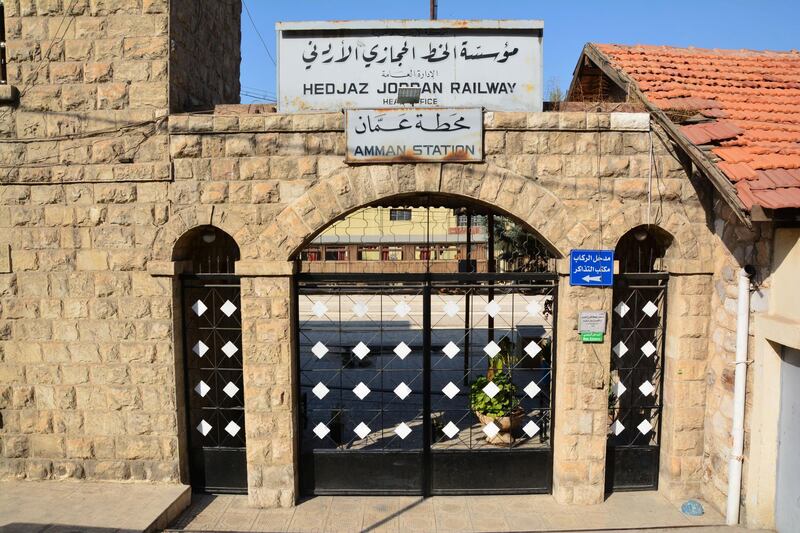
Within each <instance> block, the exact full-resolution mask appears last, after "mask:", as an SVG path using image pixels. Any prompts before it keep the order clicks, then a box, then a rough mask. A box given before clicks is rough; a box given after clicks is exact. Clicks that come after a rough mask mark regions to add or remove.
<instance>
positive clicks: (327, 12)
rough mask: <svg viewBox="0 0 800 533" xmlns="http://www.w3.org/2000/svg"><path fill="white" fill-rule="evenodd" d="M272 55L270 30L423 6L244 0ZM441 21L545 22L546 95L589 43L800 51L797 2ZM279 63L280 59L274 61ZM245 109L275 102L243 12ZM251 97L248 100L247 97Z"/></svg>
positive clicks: (465, 11)
mask: <svg viewBox="0 0 800 533" xmlns="http://www.w3.org/2000/svg"><path fill="white" fill-rule="evenodd" d="M244 2H245V4H246V6H247V7H248V8H249V10H250V13H251V14H252V17H253V20H254V21H255V26H256V27H257V28H258V32H260V33H261V36H262V37H263V39H264V41H265V43H266V45H267V47H268V48H269V52H270V53H271V54H272V55H273V57H274V56H275V23H276V22H278V21H294V20H347V19H387V18H388V19H398V18H427V17H428V9H429V8H428V4H429V2H428V0H293V1H286V0H244ZM439 18H440V19H490V18H498V19H504V18H517V19H520V18H521V19H542V20H544V28H545V30H544V80H545V94H547V91H548V90H549V88H550V87H551V86H553V85H558V86H561V87H562V88H566V87H567V86H568V85H569V82H570V80H571V78H572V70H573V68H574V67H575V63H576V62H577V60H578V56H579V54H580V51H581V48H582V47H583V45H584V43H586V42H588V41H594V42H604V43H619V44H656V45H662V44H664V45H673V46H697V47H703V48H735V49H738V48H750V49H759V50H790V49H793V48H794V49H800V38H798V37H797V35H798V34H797V21H798V20H800V1H798V0H787V1H757V0H727V1H722V0H693V1H686V0H672V1H652V2H649V3H648V2H642V1H641V0H640V1H630V0H613V1H603V0H594V1H573V2H568V3H567V2H561V1H559V0H550V1H549V2H536V1H533V0H439ZM276 59H277V58H276ZM241 82H242V90H243V92H244V93H247V94H243V95H242V102H244V103H248V102H253V101H255V100H257V99H258V98H253V96H252V95H257V96H259V97H261V98H262V99H263V98H271V99H273V100H274V97H275V92H276V87H275V67H274V65H273V64H272V62H271V61H270V59H269V57H268V56H267V52H266V51H265V50H264V46H263V45H262V43H261V40H260V39H259V37H258V35H257V33H256V30H255V29H254V26H253V24H252V23H251V21H250V19H249V18H248V16H247V12H246V11H245V10H244V9H243V10H242V72H241ZM248 95H251V96H248Z"/></svg>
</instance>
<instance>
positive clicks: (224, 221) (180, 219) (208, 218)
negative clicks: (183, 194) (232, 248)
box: [151, 205, 258, 261]
mask: <svg viewBox="0 0 800 533" xmlns="http://www.w3.org/2000/svg"><path fill="white" fill-rule="evenodd" d="M206 225H208V226H214V227H216V228H219V229H221V230H222V231H224V232H225V233H227V234H228V235H230V236H231V237H232V238H233V240H234V241H236V244H237V246H239V251H240V253H241V258H242V259H254V258H256V257H258V249H257V247H256V238H255V236H254V235H253V233H252V231H251V230H250V226H249V225H248V224H247V223H246V222H245V221H244V220H243V219H242V218H241V217H240V216H239V215H238V214H236V213H235V212H234V211H232V210H231V209H226V208H225V207H224V206H210V205H199V206H192V207H188V208H186V209H184V210H182V211H180V212H179V213H177V214H175V215H173V216H172V217H171V218H170V220H169V222H167V223H166V224H165V225H164V226H162V227H161V228H160V229H159V230H158V232H157V234H156V239H155V247H154V249H153V255H152V257H151V259H152V260H156V261H171V260H172V252H173V250H174V249H175V244H176V243H177V242H178V239H180V238H181V237H182V236H183V235H184V234H185V233H186V232H188V231H190V230H192V229H193V228H196V227H198V226H206Z"/></svg>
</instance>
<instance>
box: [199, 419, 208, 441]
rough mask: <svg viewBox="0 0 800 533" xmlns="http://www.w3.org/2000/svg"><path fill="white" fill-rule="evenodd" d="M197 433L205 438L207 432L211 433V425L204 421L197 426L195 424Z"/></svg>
mask: <svg viewBox="0 0 800 533" xmlns="http://www.w3.org/2000/svg"><path fill="white" fill-rule="evenodd" d="M197 431H199V432H200V433H202V434H203V436H204V437H205V436H206V435H208V432H209V431H211V424H209V423H208V422H206V421H205V420H201V421H200V423H199V424H197Z"/></svg>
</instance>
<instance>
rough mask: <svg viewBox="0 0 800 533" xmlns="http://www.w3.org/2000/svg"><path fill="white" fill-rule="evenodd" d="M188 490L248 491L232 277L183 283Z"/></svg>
mask: <svg viewBox="0 0 800 533" xmlns="http://www.w3.org/2000/svg"><path fill="white" fill-rule="evenodd" d="M182 291H183V316H184V335H185V338H184V347H185V348H184V350H185V365H184V366H185V369H186V379H185V383H186V396H187V405H188V409H187V418H188V420H187V423H188V435H189V466H190V477H191V482H192V487H193V488H194V489H195V490H198V491H204V492H229V493H245V492H247V465H246V463H247V461H246V455H245V420H244V384H243V381H242V324H241V312H240V306H241V305H240V288H239V284H238V281H237V280H234V279H197V278H190V279H189V278H187V279H183V280H182Z"/></svg>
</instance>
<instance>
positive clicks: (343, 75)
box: [276, 20, 543, 113]
mask: <svg viewBox="0 0 800 533" xmlns="http://www.w3.org/2000/svg"><path fill="white" fill-rule="evenodd" d="M276 30H277V34H278V55H279V59H278V111H279V112H281V113H292V112H304V111H339V110H341V109H348V108H366V107H372V108H382V107H401V106H400V105H398V104H397V89H398V88H399V87H403V86H416V87H419V88H420V89H421V100H420V102H419V105H420V106H424V107H483V108H486V109H487V110H489V111H541V110H542V32H543V23H542V22H541V21H537V20H516V21H515V20H512V21H438V20H437V21H425V20H419V21H409V20H406V21H349V22H294V23H288V22H287V23H278V24H276Z"/></svg>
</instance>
